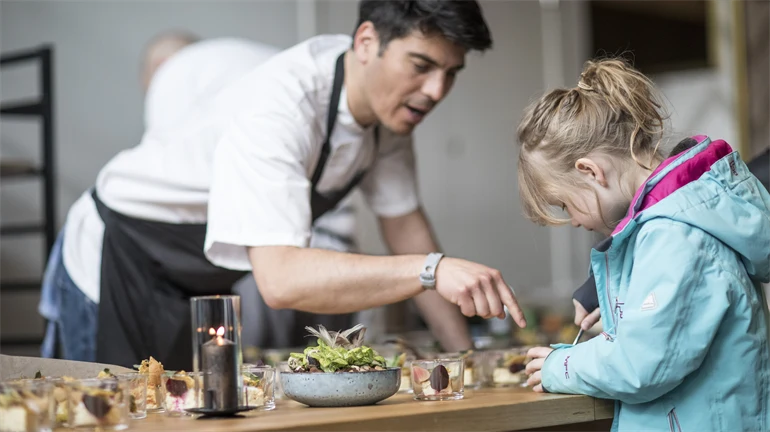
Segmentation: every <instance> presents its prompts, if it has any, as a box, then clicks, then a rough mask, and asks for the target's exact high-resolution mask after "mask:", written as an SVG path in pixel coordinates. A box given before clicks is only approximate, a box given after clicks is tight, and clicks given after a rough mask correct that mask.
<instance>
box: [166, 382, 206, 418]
mask: <svg viewBox="0 0 770 432" xmlns="http://www.w3.org/2000/svg"><path fill="white" fill-rule="evenodd" d="M162 382H163V390H164V393H165V395H166V397H165V403H164V407H165V409H166V411H168V412H169V413H172V414H173V413H177V414H181V413H184V412H185V410H187V409H189V408H199V407H200V405H201V401H202V398H203V396H202V394H201V390H200V389H201V386H196V385H195V380H194V379H193V377H192V376H191V375H190V374H188V373H186V372H185V371H179V372H177V373H175V374H174V375H163V377H162Z"/></svg>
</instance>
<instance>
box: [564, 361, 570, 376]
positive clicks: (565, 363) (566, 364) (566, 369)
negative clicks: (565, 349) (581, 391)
mask: <svg viewBox="0 0 770 432" xmlns="http://www.w3.org/2000/svg"><path fill="white" fill-rule="evenodd" d="M564 378H565V379H569V356H567V358H565V359H564Z"/></svg>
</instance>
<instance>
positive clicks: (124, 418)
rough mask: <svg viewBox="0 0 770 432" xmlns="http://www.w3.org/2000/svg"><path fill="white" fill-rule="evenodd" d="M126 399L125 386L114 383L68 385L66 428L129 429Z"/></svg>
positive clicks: (89, 381)
mask: <svg viewBox="0 0 770 432" xmlns="http://www.w3.org/2000/svg"><path fill="white" fill-rule="evenodd" d="M93 381H96V383H94V382H93ZM125 395H126V391H125V386H124V385H121V384H120V383H118V381H117V380H105V379H97V380H80V381H75V382H72V383H70V384H69V397H68V403H69V406H68V409H67V411H68V412H67V418H68V420H67V424H68V426H69V427H97V428H100V429H125V428H126V427H128V404H127V401H126V396H125Z"/></svg>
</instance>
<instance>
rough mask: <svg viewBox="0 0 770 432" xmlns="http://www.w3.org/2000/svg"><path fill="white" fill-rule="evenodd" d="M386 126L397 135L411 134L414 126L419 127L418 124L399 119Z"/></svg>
mask: <svg viewBox="0 0 770 432" xmlns="http://www.w3.org/2000/svg"><path fill="white" fill-rule="evenodd" d="M418 124H419V123H418ZM384 126H385V127H386V128H388V130H390V131H391V132H393V133H394V134H396V135H403V136H406V135H411V133H412V132H413V131H414V128H415V127H417V124H414V123H409V122H405V121H399V122H392V124H385V125H384Z"/></svg>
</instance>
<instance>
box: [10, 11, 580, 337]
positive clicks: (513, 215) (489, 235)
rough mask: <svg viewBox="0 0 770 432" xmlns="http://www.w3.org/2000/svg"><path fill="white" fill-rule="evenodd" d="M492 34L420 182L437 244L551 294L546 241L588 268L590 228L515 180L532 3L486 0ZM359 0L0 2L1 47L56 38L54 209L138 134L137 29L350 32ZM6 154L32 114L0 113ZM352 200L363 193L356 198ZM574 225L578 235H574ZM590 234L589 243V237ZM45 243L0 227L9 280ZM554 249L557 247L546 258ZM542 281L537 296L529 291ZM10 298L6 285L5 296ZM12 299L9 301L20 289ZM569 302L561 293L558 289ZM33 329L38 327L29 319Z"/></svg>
mask: <svg viewBox="0 0 770 432" xmlns="http://www.w3.org/2000/svg"><path fill="white" fill-rule="evenodd" d="M482 5H483V8H484V10H485V15H486V17H487V20H488V22H489V25H490V27H491V29H492V33H493V36H494V40H495V47H494V49H493V50H492V51H490V52H488V53H485V54H484V55H479V54H472V55H470V56H469V58H468V67H467V68H466V70H465V71H463V73H462V74H461V76H460V78H459V80H458V81H457V84H456V85H455V88H454V89H453V91H452V93H451V94H450V96H449V97H448V98H447V99H446V100H445V101H444V102H443V103H442V104H441V105H440V106H439V107H438V108H437V109H436V111H435V112H434V113H433V114H431V116H429V117H428V118H427V119H426V121H425V122H424V124H423V125H421V126H420V127H419V128H418V131H417V133H416V149H417V156H418V164H419V175H420V186H421V192H422V196H423V199H424V202H425V207H426V209H427V212H428V215H429V217H430V219H431V220H432V221H433V223H434V225H435V230H436V233H437V234H438V238H439V241H440V243H441V245H442V247H443V249H444V250H445V251H446V252H447V253H448V254H450V255H452V256H459V257H464V258H468V259H472V260H477V261H479V262H482V263H485V264H487V265H490V266H493V267H496V268H498V269H500V270H501V271H502V272H503V274H504V275H505V277H506V279H508V280H509V282H510V283H512V284H513V285H514V286H515V287H516V289H517V293H519V295H520V297H521V298H523V299H527V298H528V297H529V298H532V299H533V300H534V299H535V297H538V301H551V300H553V299H552V295H551V294H549V293H551V292H552V289H553V279H554V276H553V272H554V269H553V268H552V265H551V264H552V260H551V255H552V254H551V246H550V245H551V244H552V243H554V239H556V240H557V241H556V243H555V244H559V239H561V238H564V239H565V242H564V243H561V244H564V245H566V247H567V251H568V252H567V253H566V254H562V256H563V255H566V256H567V257H572V256H575V257H577V258H576V260H577V261H574V260H573V261H569V262H565V263H564V265H566V266H567V268H568V269H569V270H567V271H566V272H563V273H565V274H566V275H568V276H570V277H572V276H573V275H577V276H575V278H576V279H577V278H579V277H581V276H582V275H583V273H584V268H585V266H584V258H583V257H584V256H585V251H584V248H585V243H586V242H585V241H584V236H580V235H579V234H578V235H577V241H576V240H574V239H573V240H572V241H570V239H571V238H573V237H575V236H576V234H574V232H571V233H567V232H560V233H559V234H557V235H556V237H554V236H553V235H552V231H551V230H549V229H546V228H540V227H537V226H535V225H533V224H531V223H529V222H528V221H526V220H525V219H524V218H523V217H522V216H521V210H520V207H519V203H518V193H517V186H516V171H515V170H516V155H517V154H516V147H515V144H514V133H515V128H516V125H517V123H518V120H519V118H520V116H521V111H522V109H523V108H524V107H525V106H526V104H527V103H528V102H529V101H530V100H531V98H533V97H536V96H538V95H539V94H540V93H541V92H542V90H543V89H544V78H543V76H544V74H543V71H544V70H543V67H544V66H543V63H544V60H543V46H542V40H541V39H542V38H541V33H542V27H541V25H542V24H541V11H540V4H539V3H538V2H537V1H483V2H482ZM580 10H581V8H580V7H578V6H575V5H567V6H565V7H563V14H564V15H563V16H562V18H561V19H562V22H563V24H564V29H563V33H562V40H563V41H564V42H565V43H564V45H565V46H564V47H562V49H563V51H560V52H559V55H560V56H563V58H564V61H563V70H564V74H565V75H566V76H567V77H566V78H568V80H569V81H570V82H571V81H573V80H574V79H575V77H576V71H577V70H579V69H578V68H579V64H580V61H581V60H582V59H581V58H580V55H578V54H576V53H577V52H578V51H579V50H580V49H581V40H582V39H581V38H580V37H577V36H579V34H580V32H581V31H582V30H581V29H582V28H583V26H582V25H581V23H582V21H580V20H579V17H580V13H581V12H580ZM356 15H357V10H356V2H354V1H343V0H337V1H331V0H318V1H315V2H313V1H309V0H300V1H299V2H295V1H289V0H282V1H277V0H276V1H264V0H263V1H248V2H244V1H238V2H225V1H217V2H194V1H184V2H180V1H169V2H156V1H153V2H144V1H131V2H129V1H113V2H92V1H89V2H72V1H67V2H37V1H35V2H30V1H23V2H22V1H19V2H9V1H3V2H2V3H0V16H1V21H0V43H1V48H2V52H8V51H12V50H15V49H23V48H28V47H31V46H34V45H37V44H40V43H45V42H52V43H53V44H54V46H55V50H56V54H55V68H56V73H55V79H56V82H55V84H56V111H55V113H56V116H57V117H56V140H57V141H56V151H57V155H56V162H57V169H58V176H57V181H58V186H57V197H58V205H59V208H58V222H59V224H61V223H63V222H64V217H65V215H66V212H67V209H68V207H69V205H70V204H72V202H74V200H75V199H77V197H78V196H79V194H80V193H82V191H83V190H85V189H86V188H88V187H89V186H90V185H91V184H92V183H93V181H94V179H95V176H96V174H97V173H98V171H99V169H100V168H101V167H102V166H103V165H104V163H105V162H107V161H108V160H109V159H110V157H112V156H113V155H114V154H115V153H117V152H118V151H120V150H122V149H124V148H127V147H130V146H133V145H135V144H137V143H138V141H139V139H140V137H141V134H142V125H141V109H142V95H141V92H140V87H139V78H138V71H139V64H138V60H139V57H140V53H141V50H142V48H143V45H144V43H145V42H146V41H147V40H148V39H149V38H151V37H152V36H153V35H154V34H156V33H157V32H160V31H162V30H166V29H168V28H185V29H189V30H191V31H193V32H196V33H198V34H199V35H201V36H203V37H215V36H242V37H249V38H253V39H256V40H260V41H262V42H266V43H270V44H273V45H276V46H279V47H288V46H290V45H292V44H294V43H296V42H297V41H298V40H300V38H304V37H307V36H310V35H312V34H316V33H325V32H339V33H346V34H350V33H351V32H352V30H353V28H354V26H355V20H356ZM30 75H31V74H30V73H29V71H28V70H27V71H24V70H20V71H11V72H8V73H3V75H2V77H0V86H1V89H2V93H3V100H7V99H10V98H12V97H17V96H25V95H27V94H29V92H31V91H34V88H35V86H34V82H32V81H30V80H29V76H30ZM1 126H2V132H1V136H2V146H1V147H0V155H2V157H4V158H7V157H36V156H37V149H36V145H37V144H36V143H37V141H35V139H36V137H37V134H36V132H35V130H36V129H35V127H34V124H21V125H20V124H19V123H18V122H13V123H11V122H6V121H4V122H3V123H2V125H1ZM38 190H39V188H38V187H37V185H36V184H26V183H25V184H21V183H20V184H18V185H16V184H14V185H11V184H10V183H8V182H4V184H3V188H2V194H1V195H0V206H1V212H0V218H1V219H2V221H3V222H8V221H18V220H25V219H29V218H30V217H31V216H30V215H35V214H36V212H37V211H38V210H39V208H38V205H37V200H38V194H37V192H38ZM358 202H359V204H360V202H361V200H360V197H359V199H358ZM360 213H361V226H360V229H359V232H360V242H361V244H362V246H363V249H364V251H365V252H368V253H384V248H383V246H382V244H381V242H380V240H379V234H378V232H377V227H376V223H375V221H374V218H373V217H372V216H371V214H369V213H368V212H367V211H366V210H365V209H363V210H362V211H361V212H360ZM581 239H582V240H581ZM588 244H590V243H588ZM40 247H41V246H40V243H36V242H34V241H31V240H30V239H23V240H6V239H3V240H2V243H1V244H0V252H1V255H0V269H1V270H2V277H3V279H4V280H6V279H11V278H14V277H21V276H28V275H31V276H35V275H37V274H38V273H39V272H40V270H41V269H42V265H43V262H42V260H41V253H40ZM559 266H561V261H554V266H553V267H556V268H558V267H559ZM536 290H539V292H540V293H541V294H546V295H545V296H542V295H541V296H534V295H533V294H534V293H535V291H536ZM2 300H3V303H4V304H7V303H9V301H8V300H9V296H3V298H2ZM34 302H35V299H34V298H30V299H28V301H26V302H25V303H24V304H25V305H26V306H23V307H17V306H14V307H13V308H10V307H7V306H4V307H3V308H2V322H0V328H2V329H3V331H6V330H8V328H9V327H16V328H17V330H18V327H19V325H18V324H17V323H18V322H19V321H18V319H17V318H18V316H19V314H24V315H27V316H30V315H34ZM14 304H17V303H16V302H14ZM564 304H566V305H567V306H569V304H568V303H566V302H565V303H564ZM36 331H37V330H36Z"/></svg>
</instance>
